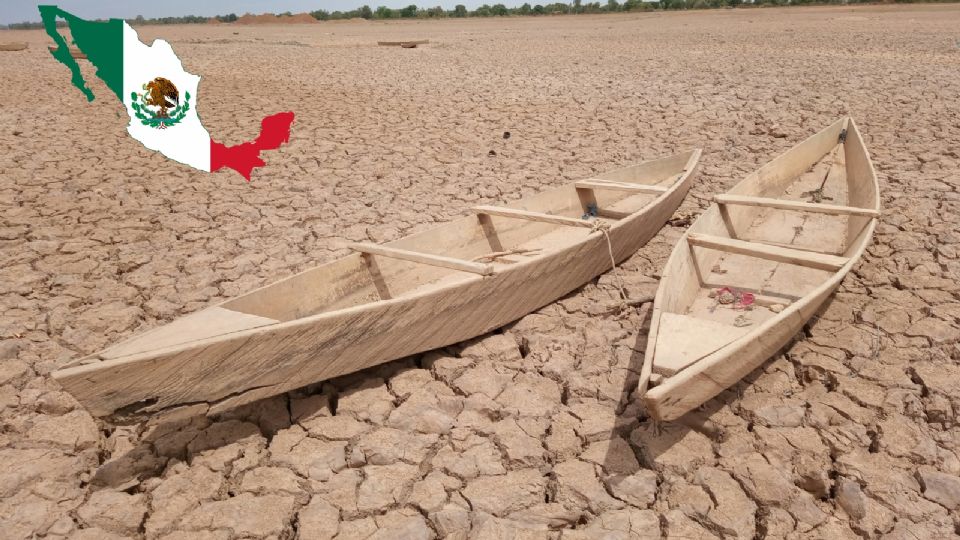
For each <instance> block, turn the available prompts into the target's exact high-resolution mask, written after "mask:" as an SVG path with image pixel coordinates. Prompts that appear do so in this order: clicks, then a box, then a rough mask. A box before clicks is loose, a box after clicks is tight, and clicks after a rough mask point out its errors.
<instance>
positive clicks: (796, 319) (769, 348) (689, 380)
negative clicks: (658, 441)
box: [643, 222, 876, 421]
mask: <svg viewBox="0 0 960 540" xmlns="http://www.w3.org/2000/svg"><path fill="white" fill-rule="evenodd" d="M868 227H869V229H868V231H867V232H866V242H867V243H869V241H870V239H871V238H872V237H873V231H874V228H875V227H876V222H874V223H871V224H870V225H868ZM858 258H859V257H858ZM856 262H857V260H856V259H854V260H852V261H851V262H849V263H847V265H845V266H844V268H842V269H841V270H840V271H839V272H838V273H837V274H836V275H835V276H834V277H833V278H831V279H830V281H829V282H827V283H825V284H824V285H823V286H822V287H821V288H820V289H819V290H818V291H816V292H815V293H813V294H810V295H807V296H805V297H804V298H803V299H801V300H799V301H798V302H796V303H794V304H792V305H790V307H789V308H787V309H786V310H784V311H783V312H782V313H781V314H780V316H778V317H775V318H773V319H771V320H770V321H768V324H764V325H761V326H759V327H758V328H756V329H755V330H753V331H752V332H750V333H749V334H748V335H746V336H744V337H743V338H742V339H739V340H737V342H736V343H734V344H732V345H730V346H728V347H724V348H722V349H720V350H718V351H717V352H715V353H713V354H711V355H710V356H707V357H705V358H703V359H702V360H700V361H699V362H698V365H697V368H696V369H695V370H690V371H689V372H680V373H679V374H678V375H676V376H673V377H670V378H669V379H667V380H666V381H665V382H664V383H663V384H660V385H659V386H655V387H653V388H651V389H650V390H649V391H647V392H646V393H645V394H644V396H643V404H644V407H645V409H646V410H647V412H648V413H649V414H650V416H651V417H653V418H655V419H657V420H661V421H669V420H676V419H677V418H679V417H681V416H683V415H684V414H685V413H687V412H688V411H690V410H693V409H694V408H696V407H698V406H699V405H701V404H703V403H704V402H706V401H707V400H709V399H711V398H713V397H714V396H716V395H717V394H719V393H721V392H723V391H724V390H726V389H727V388H729V387H731V386H733V385H734V384H736V383H737V381H739V380H740V379H743V378H744V377H746V376H747V375H749V374H750V372H752V371H753V370H755V369H757V368H758V367H760V366H762V365H763V364H764V363H765V362H766V361H767V360H769V359H770V358H771V357H772V356H774V355H775V354H776V353H777V352H779V351H780V350H781V349H783V348H784V347H786V346H787V345H788V344H790V343H791V342H792V341H793V339H794V338H795V337H796V336H797V335H798V334H799V332H800V330H802V329H803V327H804V326H805V325H806V324H807V322H808V321H809V320H810V319H811V318H812V317H813V316H814V315H815V314H816V313H817V312H818V311H819V310H820V308H821V307H822V306H823V304H824V302H826V301H827V299H829V298H830V296H831V295H833V293H834V292H835V291H836V290H837V287H839V286H840V283H841V282H842V281H843V278H844V277H846V275H847V273H849V271H850V269H851V268H853V266H854V265H855V264H856Z"/></svg>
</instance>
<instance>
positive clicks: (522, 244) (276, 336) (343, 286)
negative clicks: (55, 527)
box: [53, 150, 700, 422]
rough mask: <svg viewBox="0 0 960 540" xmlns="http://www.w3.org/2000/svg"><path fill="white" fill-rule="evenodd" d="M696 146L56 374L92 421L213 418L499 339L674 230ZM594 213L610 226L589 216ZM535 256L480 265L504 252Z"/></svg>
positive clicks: (179, 325) (486, 215)
mask: <svg viewBox="0 0 960 540" xmlns="http://www.w3.org/2000/svg"><path fill="white" fill-rule="evenodd" d="M699 157H700V150H691V151H689V152H686V153H682V154H677V155H674V156H671V157H667V158H663V159H659V160H655V161H649V162H646V163H642V164H639V165H635V166H632V167H627V168H624V169H619V170H615V171H612V172H609V173H606V174H602V175H600V176H598V177H597V178H591V179H587V180H583V181H580V182H574V183H571V184H567V185H565V186H563V187H560V188H557V189H553V190H551V191H547V192H544V193H540V194H538V195H535V196H531V197H527V198H524V199H522V200H519V201H517V202H515V203H512V204H508V205H506V206H501V207H486V206H485V207H478V208H477V209H475V210H474V213H473V215H471V216H468V217H464V218H460V219H458V220H455V221H452V222H450V223H446V224H444V225H441V226H438V227H435V228H433V229H430V230H427V231H424V232H421V233H419V234H415V235H413V236H408V237H406V238H402V239H400V240H397V241H394V242H390V243H388V244H384V245H376V244H352V245H351V246H350V247H351V248H352V249H353V250H354V253H352V254H350V255H348V256H346V257H344V258H341V259H338V260H335V261H333V262H330V263H327V264H324V265H322V266H318V267H316V268H313V269H311V270H308V271H306V272H303V273H300V274H297V275H295V276H292V277H289V278H287V279H284V280H281V281H278V282H276V283H273V284H272V285H269V286H266V287H263V288H260V289H257V290H255V291H253V292H250V293H248V294H245V295H243V296H240V297H238V298H234V299H232V300H229V301H227V302H224V303H222V304H219V305H217V306H214V307H210V308H207V309H204V310H202V311H199V312H197V313H194V314H191V315H188V316H185V317H183V318H180V319H178V320H175V321H173V322H171V323H170V324H167V325H165V326H161V327H158V328H156V329H153V330H150V331H147V332H145V333H143V334H140V335H137V336H135V337H133V338H132V339H129V340H127V341H124V342H122V343H119V344H117V345H115V346H112V347H110V348H108V349H106V350H104V351H101V352H99V353H97V354H95V355H92V356H90V357H87V358H83V359H80V360H79V361H77V362H76V363H74V364H73V365H70V366H67V367H65V368H63V369H60V370H58V371H55V372H54V373H53V377H54V378H55V379H56V380H57V381H59V382H60V384H61V385H62V386H63V388H64V389H66V390H67V391H68V392H70V393H71V394H73V396H74V397H76V398H77V400H78V401H79V402H80V403H82V404H83V405H84V406H85V407H86V408H87V409H88V410H89V411H90V412H91V413H92V414H94V415H95V416H111V420H113V421H115V422H124V421H136V420H138V419H140V418H142V417H145V416H151V415H153V416H156V415H158V414H160V415H163V416H165V417H169V416H168V414H169V415H188V414H202V413H205V414H216V413H218V412H220V411H223V410H226V409H229V408H232V407H235V406H238V405H242V404H244V403H248V402H251V401H254V400H257V399H261V398H265V397H268V396H272V395H276V394H280V393H282V392H286V391H289V390H292V389H295V388H298V387H301V386H305V385H307V384H310V383H314V382H318V381H321V380H325V379H329V378H331V377H336V376H338V375H343V374H346V373H350V372H353V371H357V370H360V369H363V368H366V367H370V366H374V365H377V364H380V363H383V362H387V361H389V360H394V359H397V358H402V357H404V356H409V355H412V354H416V353H419V352H423V351H427V350H430V349H435V348H438V347H443V346H447V345H450V344H453V343H457V342H460V341H463V340H466V339H470V338H472V337H475V336H478V335H481V334H483V333H485V332H489V331H490V330H493V329H495V328H498V327H500V326H502V325H504V324H506V323H508V322H511V321H513V320H516V319H518V318H520V317H522V316H524V315H526V314H527V313H530V312H531V311H533V310H535V309H537V308H540V307H542V306H544V305H546V304H548V303H550V302H552V301H554V300H556V299H557V298H559V297H561V296H562V295H564V294H566V293H569V292H570V291H572V290H574V289H576V288H577V287H579V286H581V285H583V284H584V283H586V282H587V281H589V280H590V279H593V278H594V277H596V276H598V275H599V274H601V273H603V272H605V271H607V270H609V269H610V254H609V251H608V246H607V241H606V239H605V236H604V234H603V232H602V231H599V230H595V228H594V226H593V224H594V223H595V222H596V221H597V220H599V221H600V222H601V223H606V224H608V225H609V226H610V229H609V231H608V234H609V238H610V242H611V245H612V249H613V253H614V257H615V258H616V260H617V261H621V260H623V259H625V258H627V257H628V256H630V255H631V254H633V253H634V252H635V251H636V250H637V249H638V248H640V247H641V246H643V245H644V244H645V243H646V242H647V241H648V240H649V239H650V238H651V237H653V235H654V234H656V233H657V231H658V230H660V228H661V227H662V226H663V225H664V223H665V222H666V221H667V219H669V218H670V216H671V215H672V214H673V212H674V211H675V210H676V208H677V206H678V205H679V204H680V202H681V201H682V200H683V198H684V196H685V195H686V193H687V191H688V190H689V187H690V184H691V182H692V181H693V176H694V171H695V169H696V167H697V164H698V161H699ZM591 209H596V212H595V213H597V214H598V215H599V217H597V218H592V217H591V218H589V219H587V220H585V219H583V218H584V215H585V213H588V212H589V211H590V210H591ZM510 250H530V251H525V252H523V253H520V254H513V255H509V256H505V257H499V258H495V259H494V260H492V261H489V260H487V261H484V260H483V256H485V255H489V254H490V253H493V252H504V251H510Z"/></svg>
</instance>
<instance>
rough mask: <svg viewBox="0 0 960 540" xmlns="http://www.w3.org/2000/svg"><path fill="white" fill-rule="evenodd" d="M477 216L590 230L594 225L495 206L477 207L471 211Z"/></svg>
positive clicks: (578, 220) (541, 213) (572, 219)
mask: <svg viewBox="0 0 960 540" xmlns="http://www.w3.org/2000/svg"><path fill="white" fill-rule="evenodd" d="M473 211H474V212H476V213H478V214H486V215H488V216H499V217H507V218H513V219H525V220H527V221H539V222H541V223H552V224H554V225H565V226H567V227H584V228H587V229H592V228H593V225H594V223H593V222H592V221H589V220H585V219H577V218H569V217H564V216H555V215H551V214H544V213H543V212H531V211H529V210H519V209H516V208H501V207H497V206H477V207H474V209H473Z"/></svg>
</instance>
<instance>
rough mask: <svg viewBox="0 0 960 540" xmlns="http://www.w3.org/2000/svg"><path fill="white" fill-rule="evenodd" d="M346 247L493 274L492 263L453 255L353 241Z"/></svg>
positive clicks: (385, 255)
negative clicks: (445, 255) (466, 259)
mask: <svg viewBox="0 0 960 540" xmlns="http://www.w3.org/2000/svg"><path fill="white" fill-rule="evenodd" d="M348 247H349V248H350V249H352V250H354V251H359V252H360V253H367V254H370V255H380V256H382V257H390V258H393V259H401V260H404V261H410V262H415V263H420V264H429V265H431V266H441V267H443V268H450V269H453V270H459V271H461V272H471V273H474V274H480V275H481V276H489V275H490V274H493V265H492V264H483V263H477V262H473V261H465V260H463V259H454V258H453V257H444V256H442V255H433V254H430V253H419V252H416V251H408V250H405V249H398V248H393V247H388V246H381V245H378V244H367V243H353V244H350V245H349V246H348Z"/></svg>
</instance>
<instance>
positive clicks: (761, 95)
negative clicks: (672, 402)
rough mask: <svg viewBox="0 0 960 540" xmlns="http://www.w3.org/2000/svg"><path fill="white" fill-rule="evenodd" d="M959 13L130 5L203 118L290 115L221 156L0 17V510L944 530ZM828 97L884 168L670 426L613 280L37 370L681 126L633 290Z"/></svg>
mask: <svg viewBox="0 0 960 540" xmlns="http://www.w3.org/2000/svg"><path fill="white" fill-rule="evenodd" d="M957 28H960V8H958V7H957V6H938V7H932V6H910V7H884V8H877V7H866V8H857V9H851V8H847V7H836V8H811V9H761V10H750V9H742V10H723V11H711V12H689V13H666V14H663V13H657V14H642V15H641V14H637V15H624V16H598V17H556V18H540V19H503V20H484V21H474V20H470V21H452V20H451V21H440V22H419V21H418V22H409V23H391V24H380V23H327V24H315V25H310V26H289V27H273V26H264V27H256V28H252V27H236V26H230V25H196V26H183V27H147V28H144V29H143V30H142V33H143V35H145V36H147V37H158V36H164V37H166V38H168V39H170V41H172V43H173V46H174V47H175V50H176V51H177V52H178V54H179V55H180V57H181V58H182V59H183V60H184V63H185V66H186V68H187V69H188V70H189V71H191V72H194V73H199V74H202V75H203V76H204V79H203V83H202V85H201V94H200V102H199V110H200V112H201V115H202V117H203V120H204V123H205V125H206V126H207V128H208V129H209V130H210V132H211V134H213V135H214V136H215V137H217V138H218V140H220V139H222V140H226V141H229V142H233V143H235V142H239V141H241V140H246V139H249V138H251V137H253V136H255V134H256V132H257V130H258V128H259V126H258V125H257V124H258V120H259V118H261V117H263V116H265V115H267V114H271V113H274V112H278V111H281V110H294V111H296V113H297V123H296V125H295V126H294V132H293V139H292V140H291V143H290V144H289V145H288V146H285V147H284V148H282V149H281V150H279V151H277V152H274V153H271V154H270V155H268V156H266V157H267V159H268V161H269V165H268V166H267V167H265V168H263V169H259V170H258V171H257V172H255V175H254V179H253V182H252V183H249V184H248V183H246V182H244V181H243V180H242V179H241V178H240V177H239V176H237V175H236V174H234V173H232V172H227V171H224V172H219V173H216V174H203V173H199V172H194V171H193V170H191V169H189V168H187V167H185V166H181V165H179V164H177V163H174V162H171V161H169V160H166V159H164V158H163V157H162V156H161V155H159V154H156V153H152V152H149V151H147V150H146V149H144V148H143V147H141V146H140V144H139V143H137V142H136V141H134V140H133V139H132V138H130V137H129V136H127V134H126V132H125V120H126V119H125V116H124V115H123V112H122V110H121V109H120V107H119V105H118V104H117V103H116V102H115V100H113V99H112V98H111V96H110V95H109V93H108V91H107V89H106V88H105V87H104V86H103V85H102V84H99V82H97V83H95V84H94V91H95V92H96V93H97V95H98V96H99V98H98V99H97V100H96V101H94V102H93V103H87V102H85V101H84V99H83V96H82V95H81V93H80V92H78V91H76V89H75V88H73V87H72V86H70V84H69V75H68V72H67V70H66V69H64V67H63V66H62V65H61V64H59V63H57V62H56V61H55V60H53V59H52V58H51V57H50V56H49V54H48V53H47V52H46V51H45V48H46V47H45V45H46V39H45V37H44V36H43V35H42V34H41V33H40V32H38V31H35V32H5V33H3V34H4V35H3V39H4V40H6V41H11V40H15V41H19V40H26V41H29V42H30V44H31V46H30V49H28V50H26V51H22V52H9V53H4V52H0V73H2V74H3V76H2V79H0V80H2V83H0V86H2V88H3V90H4V91H3V95H4V99H3V102H2V104H0V126H2V127H0V171H2V172H0V209H2V212H0V260H2V261H3V264H2V268H0V284H2V285H0V308H2V318H0V339H2V340H3V341H2V342H0V423H2V428H0V530H2V531H3V536H4V537H6V538H50V539H54V538H75V539H97V540H107V539H115V538H149V539H166V540H173V539H187V538H201V539H224V540H226V539H233V538H256V539H260V538H277V539H290V538H294V537H299V538H304V539H324V538H337V539H352V538H384V539H385V538H410V539H419V538H423V539H428V538H440V537H449V538H476V539H492V538H530V539H534V538H553V539H556V538H561V539H564V540H569V539H580V538H610V539H613V538H659V537H661V536H664V537H667V538H677V539H690V538H717V537H724V538H817V537H819V538H830V539H843V538H852V539H856V538H890V539H900V538H945V537H951V536H954V535H955V533H956V531H957V530H958V525H960V517H958V514H957V508H958V507H960V476H958V474H960V427H958V422H957V416H958V414H960V352H958V345H957V341H958V334H960V332H958V328H960V287H958V285H957V278H958V275H960V259H958V252H960V220H958V216H960V174H958V172H957V171H958V165H960V154H958V148H960V126H958V123H957V116H956V112H957V111H958V110H960V103H958V96H960V87H958V83H960V71H958V69H957V66H958V65H960V47H958V43H957V40H958V38H960V34H958V33H957ZM420 38H426V39H430V40H431V44H430V45H428V46H424V47H420V48H417V49H400V48H392V47H391V48H386V47H377V46H375V45H374V43H375V42H376V41H377V40H382V39H386V40H404V39H420ZM238 65H239V66H240V67H238ZM87 75H88V77H92V76H93V74H92V73H90V72H89V71H88V72H87ZM846 113H849V114H851V115H852V116H853V117H854V118H855V119H856V120H857V122H858V123H859V125H860V128H861V130H862V131H863V132H864V134H865V138H866V141H867V144H868V146H869V148H870V149H871V150H872V152H873V156H874V160H875V162H876V167H877V169H878V173H879V175H880V180H881V186H882V190H883V206H884V207H885V212H884V215H883V218H882V223H881V225H880V227H879V228H878V234H877V235H876V237H875V240H874V243H873V245H872V246H871V247H870V249H869V250H868V254H867V255H866V257H865V258H864V260H863V261H862V263H861V264H860V265H859V266H858V267H857V269H856V270H855V271H854V272H853V273H852V274H851V275H850V276H849V277H848V278H847V279H846V281H845V282H844V284H843V286H842V287H841V290H840V291H839V292H838V294H837V295H836V297H835V298H834V299H833V301H832V302H830V304H829V306H828V307H827V308H826V309H825V311H824V312H823V313H822V314H821V315H820V316H819V317H818V319H817V320H815V321H813V322H812V323H811V324H810V325H809V327H808V328H807V329H806V330H805V331H804V335H802V336H800V339H798V340H797V341H796V342H795V343H794V344H793V345H791V346H790V347H789V348H788V349H787V350H786V351H784V353H783V354H780V355H779V356H777V357H776V358H774V359H772V360H771V361H770V362H768V363H767V364H766V365H765V366H764V367H763V368H762V369H761V370H758V371H757V372H755V373H753V374H752V375H751V376H749V377H748V378H747V379H746V380H744V381H743V382H742V383H740V384H738V385H737V386H736V387H734V388H732V389H730V390H729V391H727V392H725V393H723V394H722V395H720V396H718V397H717V398H716V399H714V400H712V401H711V402H709V403H707V404H706V405H705V407H703V408H702V410H699V411H697V412H695V413H693V414H690V415H688V416H687V417H686V418H684V419H683V421H681V422H677V423H673V424H668V425H663V426H654V425H652V424H651V423H650V422H649V421H647V420H645V416H644V413H643V411H642V410H641V408H640V407H639V405H638V399H637V395H636V394H635V393H634V392H633V388H634V384H635V381H636V379H637V376H638V370H639V362H640V359H641V358H642V350H643V347H644V344H645V342H646V339H645V338H646V332H647V330H646V326H645V319H646V316H647V313H648V309H649V306H647V307H645V308H640V309H638V310H637V311H636V312H634V313H631V314H629V316H627V317H619V318H618V317H616V316H614V315H613V314H610V313H605V312H604V309H603V306H605V305H606V304H607V302H608V301H609V299H610V297H611V294H612V293H611V290H612V282H611V278H610V276H609V275H608V276H604V277H601V278H600V279H599V280H597V281H596V282H594V283H590V284H587V285H586V286H584V287H583V288H582V289H580V290H578V291H576V292H574V293H572V294H570V295H569V296H568V297H566V298H564V299H562V300H560V301H558V302H556V303H554V304H552V305H549V306H547V307H545V308H544V309H542V310H541V311H539V312H537V313H534V314H531V315H529V316H527V317H525V318H523V319H522V320H520V321H518V322H516V323H515V324H512V325H510V326H508V327H506V328H504V329H502V331H499V332H496V333H494V334H491V335H487V336H482V337H480V338H478V339H476V340H474V341H471V342H469V343H462V344H458V345H455V346H452V347H449V348H447V349H445V350H440V351H434V352H430V353H428V354H424V355H422V356H418V357H415V358H407V359H403V360H398V361H396V362H393V363H390V364H387V365H384V366H381V367H379V368H376V369H370V370H367V371H364V372H361V373H357V374H354V375H351V376H347V377H343V378H340V379H337V380H332V381H328V382H325V383H322V384H317V385H314V386H312V387H309V388H305V389H302V390H300V391H296V392H293V393H290V394H289V395H284V396H279V397H276V398H273V399H268V400H265V401H262V402H258V403H255V404H253V405H250V406H246V407H244V408H242V409H240V410H236V411H233V412H231V413H229V414H226V415H223V416H219V417H214V418H193V419H187V420H183V421H182V422H180V423H178V424H165V425H138V426H119V427H116V426H109V425H105V424H102V423H100V422H99V421H97V420H95V419H94V418H92V417H91V416H90V415H89V414H87V413H86V412H85V411H84V410H83V409H82V408H80V407H78V405H77V403H76V402H75V401H73V400H72V398H71V397H70V396H69V395H66V394H65V393H63V392H62V391H60V390H59V388H58V386H57V384H56V383H55V382H53V381H52V379H51V378H50V377H49V373H50V372H51V370H53V369H54V368H56V367H57V366H58V365H60V364H61V363H63V362H65V361H67V360H69V359H71V358H75V357H77V356H79V355H83V354H86V353H90V352H94V351H96V350H97V349H99V348H101V347H103V346H104V345H107V344H108V343H112V342H115V341H116V340H118V339H120V338H123V337H126V336H129V335H131V334H133V333H134V332H136V331H138V330H142V329H146V328H149V327H153V326H156V325H158V324H161V323H163V322H166V321H169V320H171V319H173V318H175V317H177V316H179V315H182V314H186V313H190V312H193V311H196V310H198V309H200V308H201V307H204V306H207V305H209V304H211V303H213V302H216V301H219V300H221V299H224V298H227V297H231V296H234V295H237V294H238V293H242V292H244V291H247V290H250V289H252V288H253V287H256V286H258V285H260V284H262V283H265V282H267V281H270V280H274V279H277V278H280V277H284V276H288V275H291V274H292V273H294V272H297V271H300V270H304V269H306V268H308V267H310V266H313V265H315V264H317V263H319V262H323V261H327V260H330V259H332V258H335V257H337V256H338V255H341V254H343V253H345V250H344V249H342V245H343V243H344V242H346V241H359V240H371V241H376V242H380V241H385V240H390V239H394V238H397V237H400V236H403V235H406V234H410V233H412V232H414V231H418V230H421V229H423V228H425V227H430V226H431V225H433V224H434V223H438V222H443V221H445V220H449V219H451V218H453V217H456V216H459V215H462V214H463V213H464V212H466V210H467V208H468V207H470V206H472V205H475V204H495V203H497V202H501V201H504V200H512V199H516V198H518V197H520V196H522V195H524V194H529V193H535V192H537V191H540V190H542V189H544V188H546V187H548V186H551V185H556V184H559V183H563V182H567V181H570V180H573V179H577V178H582V177H586V176H589V175H591V174H593V173H595V172H599V171H604V170H607V169H610V168H613V167H616V166H621V165H624V164H627V163H630V162H634V161H638V160H642V159H649V158H653V157H656V156H659V155H663V154H665V153H668V152H672V151H676V150H681V149H684V148H688V147H690V146H694V145H697V146H702V147H704V148H705V153H704V156H703V160H702V164H703V167H702V172H701V175H700V177H699V179H698V181H697V183H696V184H695V186H694V188H693V191H692V193H691V195H690V196H689V197H688V199H687V201H686V202H685V203H684V205H683V206H682V207H681V209H680V212H679V214H678V216H679V219H677V220H675V221H673V222H672V223H671V224H670V225H668V226H667V227H665V228H664V229H663V231H662V232H661V234H660V235H659V236H657V238H656V239H655V240H654V241H652V242H651V243H650V245H649V246H647V247H646V248H645V249H642V250H641V251H640V252H639V253H637V254H636V256H634V257H632V258H631V259H630V260H629V261H628V262H627V263H626V264H625V265H624V266H623V269H624V275H625V279H626V280H627V282H628V287H629V289H630V291H631V293H632V294H638V295H639V294H643V293H648V292H651V291H653V290H654V289H655V287H656V280H657V272H658V269H659V268H660V267H661V266H662V264H663V263H664V261H665V260H666V257H667V255H668V253H669V251H670V248H671V245H672V243H673V242H674V241H675V240H676V238H677V237H678V236H679V235H680V234H681V232H682V231H683V227H684V226H685V223H686V222H685V220H684V219H683V217H684V216H695V215H696V214H697V213H698V212H699V210H700V209H701V208H702V207H704V206H705V205H706V201H707V197H709V196H710V195H711V194H713V193H717V192H722V191H725V190H726V189H727V188H728V187H729V186H731V185H733V184H734V183H736V182H737V181H738V179H739V178H740V177H742V176H743V175H744V174H745V173H746V172H748V171H750V170H752V169H754V168H755V167H757V166H758V165H759V164H761V163H763V162H765V161H766V160H768V159H770V158H771V157H773V156H774V155H776V154H778V153H779V152H781V151H783V150H785V149H786V148H788V147H790V146H791V145H792V144H794V143H796V142H797V141H799V140H801V139H802V138H804V137H806V136H807V135H809V134H811V133H813V132H815V131H817V130H819V129H820V128H822V127H823V126H825V125H826V124H827V123H829V122H831V121H832V120H834V119H835V118H837V117H839V116H841V115H843V114H846ZM505 131H509V132H510V133H511V137H510V138H509V139H505V138H504V136H503V134H504V132H505Z"/></svg>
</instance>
